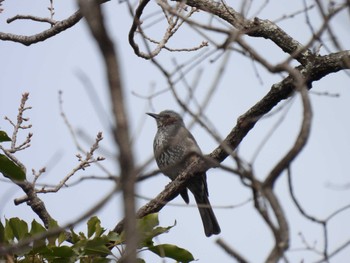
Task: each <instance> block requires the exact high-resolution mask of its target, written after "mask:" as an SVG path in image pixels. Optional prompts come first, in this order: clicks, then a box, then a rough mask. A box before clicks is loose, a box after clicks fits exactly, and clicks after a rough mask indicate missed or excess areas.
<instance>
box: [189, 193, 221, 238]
mask: <svg viewBox="0 0 350 263" xmlns="http://www.w3.org/2000/svg"><path fill="white" fill-rule="evenodd" d="M194 198H195V199H196V202H197V205H198V210H199V214H200V216H201V218H202V222H203V227H204V232H205V235H206V236H207V237H209V236H211V235H217V234H219V233H220V232H221V229H220V226H219V223H218V221H217V219H216V217H215V214H214V211H213V208H212V207H211V205H210V202H209V199H208V197H207V195H206V193H204V192H202V193H200V194H198V193H197V194H194Z"/></svg>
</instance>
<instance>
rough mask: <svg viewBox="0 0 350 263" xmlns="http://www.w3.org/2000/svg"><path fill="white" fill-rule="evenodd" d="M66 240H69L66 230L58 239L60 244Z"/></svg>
mask: <svg viewBox="0 0 350 263" xmlns="http://www.w3.org/2000/svg"><path fill="white" fill-rule="evenodd" d="M66 240H67V234H66V233H65V232H61V233H60V234H59V236H58V239H57V241H58V245H61V244H62V243H63V242H64V241H66Z"/></svg>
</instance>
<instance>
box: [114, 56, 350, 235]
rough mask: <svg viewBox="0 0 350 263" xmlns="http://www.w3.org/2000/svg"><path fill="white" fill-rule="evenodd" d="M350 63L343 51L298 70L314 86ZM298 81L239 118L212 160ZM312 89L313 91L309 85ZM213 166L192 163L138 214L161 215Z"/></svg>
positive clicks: (289, 80) (277, 88)
mask: <svg viewBox="0 0 350 263" xmlns="http://www.w3.org/2000/svg"><path fill="white" fill-rule="evenodd" d="M349 59H350V51H343V52H338V53H334V54H331V55H327V56H322V57H318V58H316V60H315V63H314V66H312V67H310V68H308V69H305V68H304V67H302V66H299V67H297V68H295V69H296V70H299V71H300V74H301V76H302V77H303V78H304V80H305V82H306V83H308V84H309V83H312V82H313V81H316V80H319V79H321V78H322V77H324V76H326V75H328V74H330V73H333V72H337V71H339V70H342V69H349V68H350V64H349V63H347V61H348V60H349ZM294 86H295V80H294V78H293V76H291V75H289V76H287V77H286V78H285V79H284V80H282V81H281V82H279V83H276V84H274V85H273V86H272V87H271V90H270V92H268V93H267V94H266V95H265V96H264V97H263V98H262V99H261V100H260V101H259V102H258V103H256V104H255V105H254V106H253V107H252V108H250V109H249V110H248V111H247V112H246V113H244V114H243V115H241V117H239V119H238V121H237V124H236V126H235V127H234V128H233V129H232V130H231V132H230V133H229V134H228V135H227V137H226V138H225V140H224V141H223V142H222V143H221V144H220V145H219V146H218V147H217V148H216V149H215V150H214V151H213V152H212V153H210V154H209V156H210V158H212V159H214V160H215V161H216V162H218V163H221V162H222V161H223V160H225V159H226V158H227V157H228V156H229V154H230V152H228V151H226V150H225V149H227V147H229V148H230V149H231V150H232V151H234V150H235V149H236V147H237V146H238V145H239V144H240V142H241V141H242V140H243V139H244V137H245V136H246V135H247V134H248V132H249V131H250V130H251V129H252V128H253V127H254V126H255V124H256V123H257V122H258V121H259V119H260V118H261V117H262V116H264V115H265V114H266V113H268V112H269V111H270V110H271V109H272V108H273V107H275V106H276V105H277V104H278V103H279V102H280V101H282V100H284V99H287V98H288V97H290V96H291V95H292V94H293V92H294V90H295V88H294ZM308 87H311V86H310V85H308ZM211 166H214V165H213V163H211V164H208V163H205V161H203V160H200V159H199V158H198V159H197V160H195V161H194V162H193V163H191V164H190V165H189V166H188V167H187V168H186V169H185V170H184V171H183V172H182V173H181V174H180V175H179V176H178V177H177V178H176V180H174V181H172V182H171V183H169V185H168V186H167V187H166V188H165V189H164V190H163V191H162V192H161V193H160V194H158V195H157V196H156V197H155V198H154V199H153V200H151V201H150V202H148V203H147V204H146V205H144V206H143V207H141V208H140V209H139V210H138V212H137V217H138V218H141V217H143V216H145V215H148V214H150V213H156V212H159V211H160V210H161V209H162V208H163V207H164V206H165V205H166V203H167V202H169V201H171V200H172V199H174V198H175V197H176V196H177V195H178V193H179V192H180V191H181V190H182V189H183V188H184V187H186V182H187V181H188V180H189V179H190V178H191V177H192V176H195V174H196V173H197V172H198V171H202V172H204V171H207V170H208V169H209V168H211ZM123 225H124V220H122V221H121V222H119V223H118V224H117V226H116V227H115V228H114V231H115V232H117V233H120V232H121V231H122V230H123V227H124V226H123Z"/></svg>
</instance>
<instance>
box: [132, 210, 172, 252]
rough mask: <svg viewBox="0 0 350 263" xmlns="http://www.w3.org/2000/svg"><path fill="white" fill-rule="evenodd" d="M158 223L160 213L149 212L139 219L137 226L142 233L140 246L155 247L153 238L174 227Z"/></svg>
mask: <svg viewBox="0 0 350 263" xmlns="http://www.w3.org/2000/svg"><path fill="white" fill-rule="evenodd" d="M158 224H159V220H158V213H154V214H149V215H147V216H145V217H143V218H141V219H139V220H138V222H137V226H138V230H139V235H140V244H139V248H143V247H153V241H152V239H153V238H154V237H156V236H158V235H160V234H163V233H165V232H168V231H169V229H170V228H172V227H173V226H169V227H156V226H158ZM174 225H175V224H174Z"/></svg>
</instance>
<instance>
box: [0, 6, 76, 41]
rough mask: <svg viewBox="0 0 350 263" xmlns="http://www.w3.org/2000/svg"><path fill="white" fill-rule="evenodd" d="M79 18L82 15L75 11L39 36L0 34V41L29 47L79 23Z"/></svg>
mask: <svg viewBox="0 0 350 263" xmlns="http://www.w3.org/2000/svg"><path fill="white" fill-rule="evenodd" d="M81 18H82V15H81V13H80V11H77V12H75V13H74V14H73V15H71V16H70V17H68V18H67V19H65V20H62V21H60V22H56V23H55V24H54V25H53V26H52V27H51V28H50V29H48V30H45V31H43V32H41V33H39V34H35V35H32V36H22V35H15V34H10V33H3V32H0V40H4V41H12V42H17V43H21V44H23V45H25V46H30V45H32V44H36V43H38V42H41V41H45V40H46V39H48V38H50V37H53V36H55V35H57V34H59V33H61V32H62V31H64V30H66V29H68V28H70V27H72V26H74V25H75V24H76V23H78V22H79V21H80V19H81Z"/></svg>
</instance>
